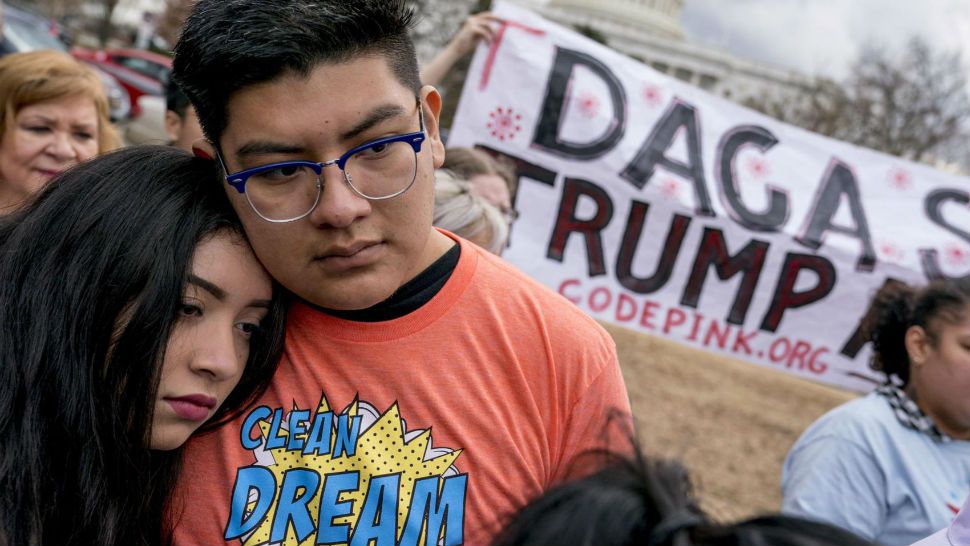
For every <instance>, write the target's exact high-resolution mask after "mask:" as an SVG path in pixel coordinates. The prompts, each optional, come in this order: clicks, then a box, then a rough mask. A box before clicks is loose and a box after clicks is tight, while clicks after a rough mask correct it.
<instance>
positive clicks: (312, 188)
mask: <svg viewBox="0 0 970 546" xmlns="http://www.w3.org/2000/svg"><path fill="white" fill-rule="evenodd" d="M417 109H418V119H419V123H420V129H419V130H418V131H417V132H415V133H407V134H403V135H395V136H389V137H384V138H379V139H377V140H372V141H370V142H365V143H364V144H361V145H359V146H355V147H354V148H351V149H350V150H348V151H347V152H346V153H344V154H343V155H342V156H340V157H338V158H337V159H331V160H329V161H323V162H320V163H316V162H313V161H282V162H279V163H270V164H268V165H261V166H259V167H253V168H251V169H246V170H243V171H239V172H237V173H233V174H227V175H226V182H227V183H228V184H229V185H230V186H232V187H233V188H235V189H236V191H238V192H239V193H244V194H245V195H246V199H247V200H248V201H249V206H251V207H252V208H253V211H255V212H256V214H257V215H259V217H260V218H262V219H263V220H266V221H267V222H274V223H284V222H293V221H295V220H299V219H300V218H303V217H305V216H307V215H308V214H310V212H311V211H312V210H313V209H314V208H316V206H317V203H318V202H319V201H320V195H321V194H322V193H323V180H322V179H321V174H322V173H323V169H324V168H325V167H329V166H331V165H335V166H336V167H337V168H338V169H340V171H341V172H342V173H343V175H344V180H345V181H346V182H347V185H348V186H350V188H351V189H352V190H353V191H354V193H356V194H357V195H359V196H361V197H363V198H364V199H369V200H372V201H380V200H384V199H391V198H393V197H397V196H398V195H401V194H402V193H404V192H406V191H408V189H410V188H411V186H412V185H413V184H414V180H415V177H416V176H417V165H418V159H417V157H418V153H419V152H420V151H421V144H422V143H424V141H425V139H426V138H427V135H426V134H425V131H424V112H422V111H421V101H420V98H418V103H417ZM219 161H220V162H221V163H222V168H223V171H224V172H226V173H228V169H226V166H225V162H224V161H223V159H222V156H221V155H219Z"/></svg>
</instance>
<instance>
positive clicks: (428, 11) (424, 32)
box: [411, 0, 491, 127]
mask: <svg viewBox="0 0 970 546" xmlns="http://www.w3.org/2000/svg"><path fill="white" fill-rule="evenodd" d="M411 3H412V5H413V6H414V8H415V13H417V15H418V20H417V24H416V25H415V28H414V32H413V33H412V38H413V39H414V45H415V49H416V50H417V53H418V62H419V63H421V64H423V63H426V62H428V61H430V60H431V59H432V58H433V57H434V55H435V54H436V53H437V52H438V51H439V50H440V49H441V48H443V47H444V46H445V44H447V43H448V41H450V40H451V38H452V36H454V35H455V33H456V32H457V31H458V29H459V28H461V24H462V23H463V22H464V21H465V17H467V16H468V15H469V14H470V13H477V12H479V11H484V10H487V9H488V8H489V7H490V4H491V2H490V1H489V0H412V2H411ZM470 62H471V57H470V56H469V58H466V59H463V60H462V61H459V62H458V63H457V64H455V66H454V67H453V68H452V70H451V71H450V72H449V73H448V76H446V77H445V79H444V81H443V82H442V83H441V85H439V86H438V88H439V89H438V90H439V91H441V94H442V96H443V97H444V105H443V107H442V112H441V119H440V122H441V126H442V127H450V126H451V120H452V119H454V116H455V110H456V109H457V106H458V98H459V97H460V96H461V89H462V86H463V85H464V83H465V77H466V76H467V75H468V65H469V64H470Z"/></svg>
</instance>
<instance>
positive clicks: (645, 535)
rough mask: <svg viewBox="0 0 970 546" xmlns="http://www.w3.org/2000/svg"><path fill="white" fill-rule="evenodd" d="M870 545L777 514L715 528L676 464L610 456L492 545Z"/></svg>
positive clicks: (523, 514) (517, 520)
mask: <svg viewBox="0 0 970 546" xmlns="http://www.w3.org/2000/svg"><path fill="white" fill-rule="evenodd" d="M565 544H568V545H570V546H875V545H874V544H872V543H870V542H868V541H866V540H863V539H862V538H859V537H857V536H855V535H854V534H852V533H849V532H848V531H844V530H842V529H838V528H835V527H832V526H830V525H826V524H823V523H816V522H812V521H808V520H803V519H800V518H794V517H789V516H782V515H770V516H763V517H757V518H753V519H747V520H744V521H740V522H737V523H733V524H720V523H715V522H713V521H711V520H710V519H709V518H707V517H706V516H704V514H703V512H701V510H700V508H698V506H697V504H696V503H695V502H694V500H693V499H692V497H691V494H690V482H689V479H688V476H687V472H686V470H685V469H684V468H683V466H681V465H680V464H679V463H677V462H674V461H664V460H656V459H648V458H646V457H644V456H643V455H642V454H641V453H640V452H639V451H637V453H636V455H635V456H633V457H632V458H627V457H622V456H618V455H614V456H610V463H609V464H608V465H606V466H605V467H603V468H602V469H601V470H599V471H597V472H595V473H593V474H591V475H589V476H587V477H585V478H582V479H579V480H576V481H572V482H567V483H564V484H562V485H559V486H558V487H555V488H553V489H551V490H549V491H547V492H546V493H545V494H543V495H542V496H541V497H539V498H538V499H536V500H534V501H532V502H531V503H530V504H529V505H527V506H526V507H525V508H523V509H522V510H521V511H519V513H518V514H517V515H516V516H515V517H514V518H513V519H512V520H511V522H510V523H509V524H508V525H507V526H506V528H505V529H504V530H503V531H502V532H501V533H500V534H499V536H498V537H497V538H496V539H495V541H494V542H493V544H492V546H562V545H565Z"/></svg>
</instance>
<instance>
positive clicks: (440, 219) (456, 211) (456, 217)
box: [434, 169, 509, 254]
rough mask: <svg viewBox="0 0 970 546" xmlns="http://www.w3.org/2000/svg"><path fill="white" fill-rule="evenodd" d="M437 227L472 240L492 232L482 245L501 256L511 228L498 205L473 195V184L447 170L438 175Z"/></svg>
mask: <svg viewBox="0 0 970 546" xmlns="http://www.w3.org/2000/svg"><path fill="white" fill-rule="evenodd" d="M434 225H436V226H438V227H440V228H442V229H446V230H448V231H450V232H452V233H454V234H455V235H458V236H460V237H464V238H466V239H470V238H472V237H475V236H476V235H479V234H481V233H482V232H483V231H485V230H486V229H487V230H488V234H489V237H488V241H487V243H486V244H484V245H482V246H483V248H485V250H488V251H489V252H491V253H492V254H501V253H502V249H503V248H505V242H506V240H507V239H508V236H509V224H508V222H506V220H505V217H504V216H503V215H502V213H501V211H499V210H498V208H496V207H495V206H494V205H492V204H491V203H489V202H488V201H485V200H484V199H482V198H481V197H479V196H477V195H475V194H473V193H472V192H471V184H469V183H468V181H467V180H462V179H459V178H458V177H456V176H455V174H454V173H452V172H451V171H448V170H446V169H439V170H437V171H435V188H434Z"/></svg>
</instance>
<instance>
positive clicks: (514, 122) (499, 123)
mask: <svg viewBox="0 0 970 546" xmlns="http://www.w3.org/2000/svg"><path fill="white" fill-rule="evenodd" d="M488 117H489V121H488V123H487V124H486V125H485V126H486V127H487V128H488V130H489V133H490V134H491V135H492V136H493V137H495V138H497V139H499V140H501V141H503V142H504V141H506V140H512V139H513V138H515V134H516V133H518V132H519V131H521V130H522V125H521V124H520V122H521V121H522V115H521V114H516V113H515V112H514V111H513V110H512V109H511V108H503V107H501V106H499V107H498V108H496V109H495V110H493V111H492V112H491V113H490V114H489V115H488Z"/></svg>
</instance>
